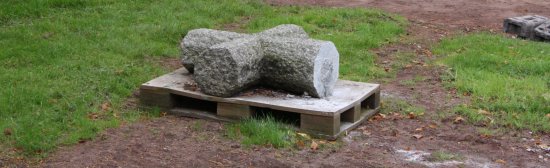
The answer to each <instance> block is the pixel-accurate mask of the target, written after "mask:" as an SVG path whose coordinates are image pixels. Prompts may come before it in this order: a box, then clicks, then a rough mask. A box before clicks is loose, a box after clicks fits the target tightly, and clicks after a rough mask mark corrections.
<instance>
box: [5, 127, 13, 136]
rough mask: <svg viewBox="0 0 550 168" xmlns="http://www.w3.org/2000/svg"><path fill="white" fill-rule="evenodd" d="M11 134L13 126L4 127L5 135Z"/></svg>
mask: <svg viewBox="0 0 550 168" xmlns="http://www.w3.org/2000/svg"><path fill="white" fill-rule="evenodd" d="M11 134H12V131H11V128H5V129H4V135H5V136H10V135H11Z"/></svg>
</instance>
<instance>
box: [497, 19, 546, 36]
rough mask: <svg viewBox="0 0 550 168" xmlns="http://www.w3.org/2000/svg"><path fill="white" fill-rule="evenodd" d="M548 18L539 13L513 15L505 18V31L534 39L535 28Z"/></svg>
mask: <svg viewBox="0 0 550 168" xmlns="http://www.w3.org/2000/svg"><path fill="white" fill-rule="evenodd" d="M547 20H548V18H546V17H544V16H539V15H528V16H520V17H513V18H508V19H505V20H504V32H506V33H512V34H517V35H518V36H519V37H522V38H528V39H534V38H535V28H536V27H537V26H539V25H541V24H542V23H544V22H545V21H547Z"/></svg>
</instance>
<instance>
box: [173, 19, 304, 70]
mask: <svg viewBox="0 0 550 168" xmlns="http://www.w3.org/2000/svg"><path fill="white" fill-rule="evenodd" d="M251 36H262V37H265V38H270V37H294V38H308V35H307V33H306V31H304V29H302V27H300V26H297V25H292V24H284V25H279V26H276V27H274V28H271V29H269V30H265V31H263V32H260V33H257V34H253V35H248V34H241V33H234V32H228V31H220V30H212V29H195V30H191V31H189V32H188V33H187V35H186V36H185V38H183V40H182V41H181V43H180V48H181V50H182V53H183V55H182V64H183V66H184V67H185V68H186V69H187V70H188V71H189V72H191V73H194V69H195V63H194V62H195V59H196V58H197V57H200V55H201V54H202V53H203V52H204V51H206V50H207V49H208V48H209V47H211V46H214V45H216V44H221V43H225V42H229V41H233V40H235V39H239V38H246V37H251Z"/></svg>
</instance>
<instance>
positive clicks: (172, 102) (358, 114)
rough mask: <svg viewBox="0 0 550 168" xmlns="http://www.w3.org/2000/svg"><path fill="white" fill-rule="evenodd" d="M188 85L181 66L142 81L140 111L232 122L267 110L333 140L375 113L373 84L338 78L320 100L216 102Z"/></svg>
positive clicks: (241, 98)
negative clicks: (155, 109) (152, 109)
mask: <svg viewBox="0 0 550 168" xmlns="http://www.w3.org/2000/svg"><path fill="white" fill-rule="evenodd" d="M190 83H194V81H193V78H192V74H190V73H188V72H187V70H186V69H185V68H181V69H178V70H176V71H174V72H172V73H169V74H166V75H163V76H161V77H158V78H156V79H153V80H151V81H149V82H147V83H144V84H143V85H142V86H141V88H140V91H141V94H140V101H141V103H142V105H144V106H146V107H159V108H161V109H162V110H165V111H167V112H169V113H170V114H173V115H180V116H187V117H195V118H206V119H214V120H220V121H235V120H239V119H243V118H248V117H252V116H255V115H259V113H264V112H266V111H267V112H270V114H271V115H272V116H274V117H275V118H277V117H278V116H285V117H289V116H290V118H294V119H297V120H298V121H296V122H293V123H294V124H295V125H296V127H297V128H299V130H300V131H304V132H307V133H310V134H313V135H317V136H318V137H322V138H327V139H336V138H337V137H338V136H339V135H340V134H342V133H344V132H346V131H348V130H350V129H353V128H355V127H356V126H358V125H359V124H361V122H363V121H364V120H366V119H368V118H369V117H370V116H372V115H374V114H376V113H377V112H378V111H379V109H380V86H379V85H378V84H369V83H360V82H353V81H345V80H339V81H338V82H337V83H336V86H335V89H334V95H333V96H331V97H327V98H325V99H317V98H307V97H301V96H283V97H278V96H275V97H274V96H266V95H259V94H253V95H241V96H236V97H231V98H221V97H215V96H209V95H205V94H203V93H202V92H200V91H197V90H196V89H190V88H187V86H186V84H190Z"/></svg>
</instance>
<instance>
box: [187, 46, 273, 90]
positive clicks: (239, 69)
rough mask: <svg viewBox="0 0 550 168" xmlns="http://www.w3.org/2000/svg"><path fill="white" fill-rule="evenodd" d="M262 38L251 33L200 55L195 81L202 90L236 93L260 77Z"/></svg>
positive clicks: (197, 60)
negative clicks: (249, 35) (250, 35)
mask: <svg viewBox="0 0 550 168" xmlns="http://www.w3.org/2000/svg"><path fill="white" fill-rule="evenodd" d="M261 47H262V46H261V44H260V39H259V38H257V37H248V38H242V39H237V40H233V41H231V42H226V43H222V44H218V45H214V46H212V47H210V48H209V49H208V50H206V51H205V52H204V53H203V54H202V55H201V57H200V59H196V60H195V63H196V67H195V68H196V71H195V81H196V82H197V84H198V86H199V87H200V88H201V90H202V91H203V92H204V93H206V94H209V95H215V96H219V97H229V96H232V95H234V94H236V93H238V92H240V91H242V90H243V89H246V88H247V87H250V86H252V85H254V84H256V83H257V82H258V81H259V79H260V77H261V76H260V65H261V64H260V61H261V60H262V55H263V54H262V52H263V51H262V48H261Z"/></svg>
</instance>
